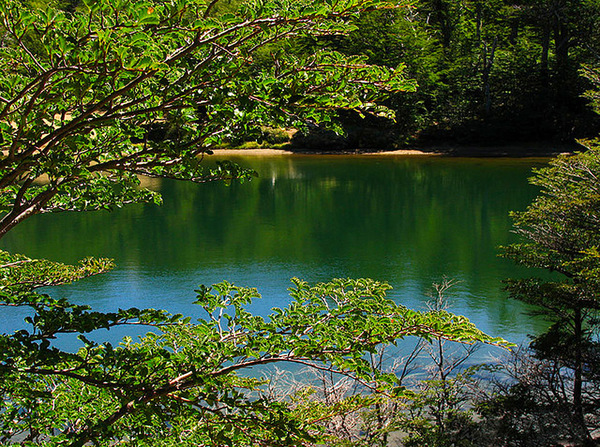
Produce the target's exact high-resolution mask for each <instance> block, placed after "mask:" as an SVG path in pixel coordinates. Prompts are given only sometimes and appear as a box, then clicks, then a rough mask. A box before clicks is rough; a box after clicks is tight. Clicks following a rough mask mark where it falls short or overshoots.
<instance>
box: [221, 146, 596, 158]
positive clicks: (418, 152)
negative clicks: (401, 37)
mask: <svg viewBox="0 0 600 447" xmlns="http://www.w3.org/2000/svg"><path fill="white" fill-rule="evenodd" d="M580 149H581V150H585V149H586V148H585V147H583V146H581V148H580ZM577 151H578V149H576V148H574V147H573V146H569V147H567V146H566V145H562V146H561V145H557V146H554V147H552V146H550V147H548V146H541V145H529V146H528V145H523V146H493V147H481V146H463V147H439V148H431V149H427V150H423V149H395V150H387V151H365V150H357V151H340V152H334V151H292V150H288V149H269V148H252V149H213V150H212V152H213V154H214V155H216V156H218V157H220V156H227V155H231V156H252V157H261V156H262V157H271V156H279V155H285V156H291V155H298V156H303V155H307V156H311V155H312V156H365V157H374V156H382V157H404V156H417V157H440V156H441V157H468V158H494V157H496V158H502V157H506V158H526V157H555V156H557V155H561V154H573V153H574V152H577Z"/></svg>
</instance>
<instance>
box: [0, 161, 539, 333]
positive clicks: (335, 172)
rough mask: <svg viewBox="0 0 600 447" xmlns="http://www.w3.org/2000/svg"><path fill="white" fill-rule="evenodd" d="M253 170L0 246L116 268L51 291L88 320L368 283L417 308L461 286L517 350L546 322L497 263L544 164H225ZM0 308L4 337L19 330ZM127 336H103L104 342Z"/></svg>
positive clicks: (55, 224)
mask: <svg viewBox="0 0 600 447" xmlns="http://www.w3.org/2000/svg"><path fill="white" fill-rule="evenodd" d="M233 159H234V160H235V161H237V162H239V163H240V164H241V165H244V166H247V167H250V168H253V169H255V170H256V171H258V173H259V178H257V179H254V180H253V181H252V182H250V183H245V184H234V185H231V186H229V187H228V186H225V185H223V184H221V183H214V184H203V185H194V184H186V183H177V182H170V181H162V182H161V181H153V182H152V183H151V185H150V186H151V187H153V188H155V189H157V190H159V191H160V192H161V193H162V194H163V196H164V205H163V206H162V207H157V206H154V205H139V206H132V207H128V208H124V209H121V210H116V211H114V212H112V213H108V212H96V213H84V214H58V215H46V216H36V217H34V218H32V219H30V220H29V221H26V222H25V223H23V224H21V225H20V226H19V227H18V228H16V229H15V230H13V231H12V232H11V233H9V234H8V235H7V236H6V237H5V238H3V239H2V240H1V241H0V246H1V247H2V248H4V249H8V250H10V251H13V252H18V253H23V254H27V255H28V256H31V257H46V258H49V259H53V260H57V261H61V262H76V261H77V260H78V259H81V258H84V257H86V256H101V257H109V258H113V259H114V260H115V261H116V263H117V268H116V269H115V270H113V271H112V272H110V273H108V274H105V275H101V276H97V277H94V278H88V279H86V280H84V281H81V282H78V283H75V284H72V285H68V286H63V287H60V288H56V289H53V290H51V291H50V292H51V293H52V294H54V295H56V296H64V297H66V298H69V299H70V300H72V301H73V302H76V303H87V304H90V305H91V306H92V307H93V308H94V309H97V310H105V311H106V310H115V309H117V308H119V307H132V306H135V307H153V308H164V309H167V310H169V311H171V312H174V313H176V312H179V313H183V314H185V315H190V316H199V315H200V313H199V309H197V308H196V307H195V306H194V305H192V304H191V303H192V301H193V300H194V292H193V290H194V289H195V288H196V287H197V285H198V284H212V283H215V282H219V281H221V280H224V279H226V280H228V281H230V282H233V283H235V284H238V285H246V286H254V287H257V288H258V289H259V291H260V292H261V293H262V295H263V299H262V300H259V301H258V302H257V303H255V304H254V305H253V311H255V312H260V313H263V314H267V313H268V311H269V309H270V308H271V307H273V306H284V305H285V304H286V303H287V302H288V296H287V292H286V289H287V288H288V287H289V286H290V282H289V279H290V278H291V277H294V276H296V277H300V278H303V279H306V280H309V281H311V282H316V281H326V280H328V279H331V278H335V277H372V278H375V279H378V280H383V281H387V282H389V283H390V284H391V285H392V286H393V290H392V291H391V293H390V297H391V298H393V299H394V300H396V301H397V302H399V303H402V304H404V305H406V306H409V307H411V308H415V309H424V308H425V307H426V302H427V299H428V298H427V293H428V291H430V290H431V286H432V284H433V283H436V282H440V281H442V279H443V278H444V277H446V278H449V279H453V280H456V281H458V283H457V285H456V286H455V287H454V288H453V289H452V290H451V292H450V294H449V296H448V298H449V300H450V302H451V310H452V311H453V312H455V313H459V314H463V315H466V316H467V317H469V318H470V319H471V320H472V321H474V322H475V323H476V324H477V325H478V326H479V327H480V328H481V329H483V330H485V331H486V332H488V333H490V334H492V335H498V336H503V337H505V338H507V339H509V340H511V341H514V342H517V343H519V342H523V341H525V340H526V339H527V335H528V334H533V333H536V332H538V331H539V330H540V329H541V328H542V327H543V322H541V321H539V320H535V319H532V317H531V316H530V315H528V313H527V307H526V306H525V305H524V304H522V303H519V302H516V301H513V300H509V299H507V297H506V294H505V292H503V291H502V282H501V281H502V280H503V279H504V278H507V277H511V276H522V275H524V274H527V272H525V271H524V270H522V269H520V268H517V267H516V266H514V265H513V264H512V263H511V262H510V261H507V260H504V259H501V258H499V257H498V253H499V250H498V248H497V247H498V246H499V245H503V244H507V243H510V242H511V241H514V240H515V236H514V235H512V234H511V233H510V228H511V221H510V218H509V216H508V213H509V211H510V210H522V209H524V208H525V207H526V206H527V204H528V203H529V202H530V201H531V199H532V198H533V197H534V196H535V194H536V192H537V191H536V189H535V188H534V187H533V186H530V185H529V184H528V182H527V178H528V176H530V175H531V168H532V167H536V166H541V165H543V164H544V163H545V161H546V160H542V159H465V158H443V157H407V156H404V157H390V156H306V155H304V156H276V157H242V158H240V157H238V158H233ZM22 312H23V311H22V310H18V309H17V310H14V309H7V310H3V313H2V314H1V315H2V316H1V318H0V330H1V331H2V332H6V331H12V330H15V329H17V328H18V327H20V326H22V325H23V323H22V319H23V316H24V314H23V313H22ZM122 335H123V333H121V332H119V331H114V330H113V331H111V333H110V334H108V337H109V339H113V341H114V340H115V339H117V338H119V337H121V336H122Z"/></svg>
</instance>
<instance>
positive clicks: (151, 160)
mask: <svg viewBox="0 0 600 447" xmlns="http://www.w3.org/2000/svg"><path fill="white" fill-rule="evenodd" d="M217 4H218V2H216V1H214V2H207V1H200V0H197V1H196V0H194V1H192V0H179V1H176V0H172V1H161V2H154V3H152V4H150V3H148V2H143V1H133V2H132V1H117V2H114V1H89V2H83V3H82V5H81V6H79V7H78V8H77V9H75V11H73V12H67V11H63V10H59V9H54V8H50V7H49V8H46V9H35V8H33V9H32V8H26V7H23V5H22V3H21V2H20V1H18V0H11V1H9V2H7V3H6V4H5V5H4V7H3V9H2V11H1V12H0V36H2V44H1V47H0V51H1V54H0V64H1V66H0V73H1V74H0V106H1V110H0V133H1V136H2V139H1V142H0V150H1V154H2V155H1V159H0V190H1V191H2V196H1V197H2V198H1V199H0V200H1V201H0V210H2V211H3V214H2V216H1V219H0V235H2V234H5V233H6V231H8V230H9V229H10V228H12V227H13V226H14V225H16V224H17V223H18V222H20V221H22V220H23V219H25V218H27V217H28V216H30V215H33V214H37V213H46V212H55V211H65V210H75V211H82V210H94V209H103V208H110V207H114V206H121V205H123V204H126V203H132V202H139V201H152V200H154V201H158V200H159V198H158V196H157V194H156V193H153V192H151V191H149V190H147V189H144V188H140V187H139V182H138V180H137V177H136V176H137V175H140V174H141V175H146V176H152V177H165V178H174V179H186V180H192V181H195V182H204V181H210V180H215V179H223V180H230V179H233V178H236V179H244V178H247V177H248V175H250V173H249V172H247V171H244V170H242V169H239V168H237V167H236V166H233V165H231V164H225V163H224V164H221V165H219V167H218V168H216V169H213V170H206V169H205V168H203V166H202V165H201V164H200V163H199V156H201V155H202V154H206V153H209V152H210V148H211V147H213V146H214V145H215V144H216V143H218V142H219V141H222V140H223V139H224V138H227V137H231V136H232V135H236V134H245V133H248V132H249V131H250V130H252V129H253V128H254V129H255V128H256V127H257V126H260V125H280V126H284V125H292V124H293V125H296V126H302V125H305V124H306V123H307V122H314V121H318V122H320V123H323V122H325V121H327V120H330V116H331V115H330V113H331V110H332V109H334V108H350V109H356V110H363V111H370V112H373V113H385V112H386V109H385V108H382V107H380V106H378V105H377V102H376V101H375V100H376V98H378V99H381V94H382V93H383V92H384V91H390V92H392V91H396V92H397V91H402V90H411V89H413V88H414V82H412V81H409V80H407V79H405V78H404V76H403V74H402V67H399V68H398V69H389V68H382V67H377V66H369V65H367V64H366V63H365V61H364V58H360V57H346V56H343V55H341V54H340V53H337V52H334V51H326V50H322V51H316V52H314V53H312V54H310V55H307V56H297V55H295V54H293V53H283V54H280V55H278V57H277V59H276V61H274V63H273V64H271V65H270V66H269V67H264V66H262V67H261V68H260V69H258V68H256V67H255V66H254V65H253V57H254V56H255V54H256V53H257V52H258V51H259V50H260V49H261V48H263V47H264V46H265V45H268V44H269V43H272V42H275V41H290V40H291V39H298V38H301V37H304V36H319V35H335V34H339V33H342V32H344V31H347V30H348V27H349V26H350V25H349V24H348V20H349V19H350V18H351V17H352V16H353V15H354V14H356V13H357V12H358V11H359V10H364V9H370V8H374V7H392V6H393V5H392V4H391V3H385V2H371V1H365V0H349V1H344V2H335V3H332V4H327V3H325V4H321V2H312V1H308V2H304V1H302V2H295V1H294V2H287V1H283V2H280V1H269V2H262V1H257V2H244V3H243V4H240V5H239V6H238V7H236V8H235V9H232V10H230V11H227V12H226V13H218V12H216V11H217V10H216V9H215V8H216V5H217ZM157 129H160V130H162V134H163V135H162V136H161V138H152V130H157Z"/></svg>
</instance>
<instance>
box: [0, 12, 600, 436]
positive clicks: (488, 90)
mask: <svg viewBox="0 0 600 447" xmlns="http://www.w3.org/2000/svg"><path fill="white" fill-rule="evenodd" d="M599 9H600V2H598V1H595V0H594V1H592V0H589V1H578V2H575V1H568V0H549V1H542V0H532V1H523V2H504V1H496V0H492V1H444V0H434V1H424V0H423V1H415V2H400V3H398V2H394V1H386V0H323V1H320V0H295V1H288V0H256V1H247V2H235V1H229V2H228V1H227V0H221V1H220V0H156V1H153V2H149V1H146V0H77V1H58V2H52V1H41V0H29V1H26V0H7V1H6V4H5V5H4V7H3V8H2V10H0V137H1V138H0V151H1V152H0V153H1V155H0V193H1V195H0V240H1V239H2V238H3V237H5V236H6V235H7V234H11V232H13V231H14V229H15V228H17V227H19V226H21V225H22V224H23V223H24V222H25V221H28V220H30V219H31V220H34V219H38V218H39V217H40V215H43V214H52V213H63V212H92V211H101V210H105V211H106V210H108V211H110V210H114V209H118V208H121V207H124V206H129V205H131V206H133V205H135V204H155V205H159V204H160V203H161V201H162V196H161V192H160V190H159V189H152V188H150V187H148V186H147V184H145V183H144V182H142V179H147V178H152V179H163V180H165V181H186V182H192V183H197V184H200V185H201V184H204V183H207V182H223V183H225V184H228V185H231V184H233V183H235V184H240V183H244V182H248V181H252V179H253V178H255V177H256V176H257V175H259V174H260V173H256V172H254V171H252V170H251V169H248V168H245V167H244V166H239V165H238V164H236V163H234V162H231V161H221V162H217V163H214V164H208V163H206V158H207V157H211V156H212V154H213V150H214V149H216V148H221V147H229V146H231V145H233V146H239V145H244V144H245V143H247V142H252V141H256V142H258V141H259V140H260V141H261V143H263V142H266V144H282V143H283V144H289V145H291V147H292V148H294V147H296V148H298V150H307V149H308V150H314V147H315V146H316V147H318V149H319V151H321V152H327V151H331V150H335V151H341V152H344V151H348V150H350V151H352V150H355V149H365V150H376V149H382V148H388V149H389V148H398V147H404V146H406V145H411V146H417V147H421V146H422V147H424V148H426V149H427V150H434V149H435V148H438V149H437V150H441V151H442V152H447V153H452V154H455V153H457V151H458V153H460V148H461V147H462V148H466V147H473V146H476V147H478V148H479V149H478V150H479V153H478V155H490V154H492V153H493V151H492V149H490V150H488V149H487V148H497V147H501V146H504V145H514V144H518V146H517V147H524V146H523V143H534V144H536V145H538V146H537V147H539V148H542V149H540V151H547V149H544V148H547V147H548V144H559V143H560V144H561V145H564V146H561V147H569V145H572V147H578V148H579V149H580V151H579V152H577V153H575V154H572V153H570V154H563V155H560V156H558V157H555V158H553V159H552V160H551V161H550V163H549V164H548V166H546V167H543V168H539V169H537V170H536V171H535V172H534V176H533V178H532V180H531V181H532V183H533V184H534V185H536V187H537V188H538V191H539V194H538V196H537V197H536V198H535V199H534V200H533V202H532V203H531V204H530V205H529V207H528V208H527V209H526V210H524V211H520V212H514V213H513V214H512V218H513V222H514V226H513V231H514V232H515V233H516V234H517V235H518V236H519V240H518V242H515V243H511V244H509V245H506V246H504V247H501V248H500V251H501V254H502V256H503V257H505V258H507V259H510V260H512V261H514V262H515V263H517V264H520V265H522V266H524V267H526V268H527V269H529V270H528V271H531V275H532V276H531V277H524V278H517V279H507V280H506V281H505V289H506V291H507V299H509V298H512V299H516V300H519V301H523V302H525V303H528V304H529V305H531V306H532V308H533V309H535V310H534V313H535V314H537V315H538V316H542V317H544V318H545V321H546V322H547V325H546V328H545V329H544V330H543V331H541V332H540V333H539V334H537V335H535V336H534V337H533V339H532V342H531V344H530V345H529V346H522V347H519V348H517V347H516V346H515V345H514V344H512V343H510V341H507V340H505V339H504V338H502V337H495V336H491V335H488V334H486V333H484V332H483V331H481V330H480V329H478V328H477V327H476V325H475V324H473V323H472V322H471V321H470V320H469V319H468V318H467V317H466V316H461V315H456V314H453V313H452V312H450V311H449V310H448V309H447V308H446V304H445V298H446V296H447V294H448V293H449V292H448V291H449V289H450V288H451V286H452V285H453V282H452V281H451V280H449V281H444V282H442V283H440V284H437V285H435V286H434V293H433V297H432V301H431V303H430V306H429V307H428V309H427V310H412V309H409V308H407V307H405V306H403V305H401V304H399V303H397V302H395V301H394V300H391V299H389V298H388V293H389V290H390V285H389V284H387V283H385V282H382V281H377V280H374V279H366V278H362V279H348V278H346V279H341V278H338V279H331V280H330V281H326V282H318V283H310V282H308V281H304V280H302V279H298V278H292V280H291V283H292V286H291V287H290V288H289V289H288V293H289V299H288V301H287V302H286V304H285V305H282V306H281V307H275V308H273V309H272V310H271V311H270V313H269V314H268V315H258V314H255V313H252V312H250V311H249V310H248V309H249V308H250V307H251V305H252V304H253V302H254V301H256V300H257V299H258V298H260V294H259V292H258V290H257V289H254V288H251V287H241V286H237V285H234V284H232V283H230V282H228V281H227V278H224V280H223V281H222V282H220V283H217V284H213V285H212V286H205V285H200V286H198V287H197V289H196V290H194V294H195V299H194V304H195V305H197V306H198V309H199V312H201V315H202V317H201V318H199V319H197V320H192V318H191V317H189V316H186V315H181V314H177V313H171V312H170V310H169V309H168V304H169V298H167V301H166V305H165V309H164V310H161V309H152V308H143V309H140V308H136V307H130V308H127V309H122V308H119V309H115V310H114V311H110V312H104V311H98V310H95V309H92V308H91V307H90V306H89V305H87V304H81V303H75V302H70V301H69V300H67V299H65V298H60V297H55V296H53V295H54V293H49V292H48V289H47V288H48V287H58V288H59V289H60V286H61V285H65V284H69V283H71V282H75V281H80V280H83V281H85V279H86V278H90V277H93V276H96V275H100V274H103V273H106V272H108V271H110V270H111V269H113V268H114V267H115V265H114V262H113V261H112V260H111V259H106V258H93V257H88V258H85V259H83V260H81V261H80V262H79V263H78V264H73V265H71V264H64V263H61V262H57V261H53V260H48V259H36V258H35V257H33V256H28V255H27V254H17V253H10V252H8V251H5V250H4V249H2V250H0V281H1V282H0V305H2V306H4V307H5V308H6V309H8V308H26V309H28V311H29V315H28V316H27V317H26V318H25V321H24V324H23V325H22V328H21V329H18V330H16V331H14V332H11V333H3V334H1V335H0V391H1V393H2V404H1V411H0V440H1V442H2V443H3V444H4V445H10V444H21V445H47V446H55V445H69V446H83V445H106V446H109V445H116V444H124V445H136V446H137V445H140V446H144V445H164V446H168V445H178V446H179V445H202V446H299V445H306V446H313V445H314V446H316V445H331V446H336V445H337V446H360V445H363V446H377V445H379V446H388V445H405V446H459V445H460V446H485V445H489V446H500V445H503V446H555V445H577V446H594V445H598V442H599V439H600V370H599V365H600V362H599V361H598V359H599V357H600V344H599V338H598V335H599V333H598V329H599V328H600V323H599V321H600V320H599V319H598V316H599V315H598V310H599V309H600V302H599V301H598V296H599V295H598V293H599V292H600V290H599V288H600V281H599V280H598V278H599V277H600V251H599V250H600V249H599V247H600V226H599V223H598V222H600V219H599V218H598V216H599V213H600V199H599V198H600V182H599V181H598V176H599V175H600V149H599V148H598V145H597V143H596V142H595V140H594V138H595V137H596V136H597V132H598V118H597V113H598V111H599V105H600V101H599V98H600V93H599V91H600V74H599V71H598V65H597V55H598V52H597V51H598V50H599V47H598V45H599V44H600V42H599V41H598V32H599V29H600V28H599V27H598V21H599V20H600V11H599ZM282 129H295V130H298V133H297V134H295V135H294V137H292V138H291V140H290V141H285V139H281V140H278V141H276V142H274V141H268V140H269V138H272V139H275V140H277V139H278V137H279V136H280V131H281V130H282ZM332 132H333V133H332ZM263 140H264V141H263ZM286 147H287V146H286ZM432 148H433V149H432ZM456 148H459V149H456ZM511 155H524V154H522V153H519V152H518V151H516V152H515V151H514V150H513V152H512V153H511ZM229 218H232V219H233V218H236V216H230V217H229ZM106 231H107V232H110V230H109V229H106ZM215 243H218V241H216V242H215ZM540 272H541V273H540ZM51 290H56V289H51ZM130 326H131V327H144V328H146V329H147V330H148V331H149V332H148V334H147V335H145V336H144V337H141V338H140V339H136V340H134V339H133V338H131V337H125V338H124V339H123V340H122V342H120V343H116V344H115V343H112V342H110V341H97V340H95V339H94V336H93V334H95V333H97V331H98V330H104V329H113V330H118V329H119V328H127V327H130ZM70 335H74V336H76V337H77V339H78V341H79V346H80V347H79V348H78V350H77V351H76V352H74V351H73V350H70V349H64V348H61V347H60V344H57V341H60V339H61V338H62V337H65V336H70ZM500 335H502V334H500ZM403 340H419V341H418V342H417V345H416V348H415V350H414V351H413V353H414V355H418V354H421V353H424V354H425V355H427V356H428V357H429V358H430V360H431V364H430V368H428V369H427V370H426V371H422V372H421V373H419V374H417V375H416V376H415V375H411V372H414V371H412V369H411V368H412V366H411V365H412V362H413V360H414V357H412V356H413V354H411V355H409V356H408V357H405V358H398V359H397V361H395V362H394V365H392V366H393V368H391V369H390V368H388V366H389V365H385V364H384V363H383V360H381V359H383V352H384V350H385V349H387V348H389V347H391V346H395V345H397V344H399V343H401V342H402V341H403ZM480 344H483V345H488V346H496V347H500V348H502V349H504V350H505V351H506V352H507V354H509V357H508V358H509V359H510V360H508V361H505V362H504V363H503V364H498V363H496V364H478V365H471V366H468V367H467V366H466V365H467V364H468V362H467V360H468V359H469V357H470V356H471V353H472V348H471V346H476V345H480ZM451 346H464V347H466V349H465V350H464V351H461V352H463V354H462V356H458V357H457V356H456V355H455V353H453V351H452V349H453V348H451ZM284 364H287V365H289V364H293V365H297V366H302V367H306V368H309V369H310V370H311V371H313V372H314V374H315V377H317V380H315V381H314V382H310V381H308V382H303V381H299V382H297V383H296V384H295V387H293V388H290V387H287V392H286V393H284V392H282V388H281V387H277V386H276V385H277V384H276V382H275V380H269V378H265V377H256V375H253V374H251V373H249V372H248V371H255V370H254V369H253V368H256V367H262V366H265V365H284ZM415 377H416V378H417V380H415ZM272 379H273V378H272ZM393 443H396V444H393Z"/></svg>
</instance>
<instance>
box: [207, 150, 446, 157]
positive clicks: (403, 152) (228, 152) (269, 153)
mask: <svg viewBox="0 0 600 447" xmlns="http://www.w3.org/2000/svg"><path fill="white" fill-rule="evenodd" d="M213 153H214V154H215V155H217V156H221V155H242V156H245V155H252V156H272V155H298V154H301V155H304V154H306V155H349V153H342V152H338V153H336V152H325V153H317V152H292V151H286V150H283V149H213ZM350 154H354V153H350ZM356 155H427V156H431V155H440V154H439V153H435V152H424V151H419V150H416V149H399V150H394V151H383V152H357V153H356Z"/></svg>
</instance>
